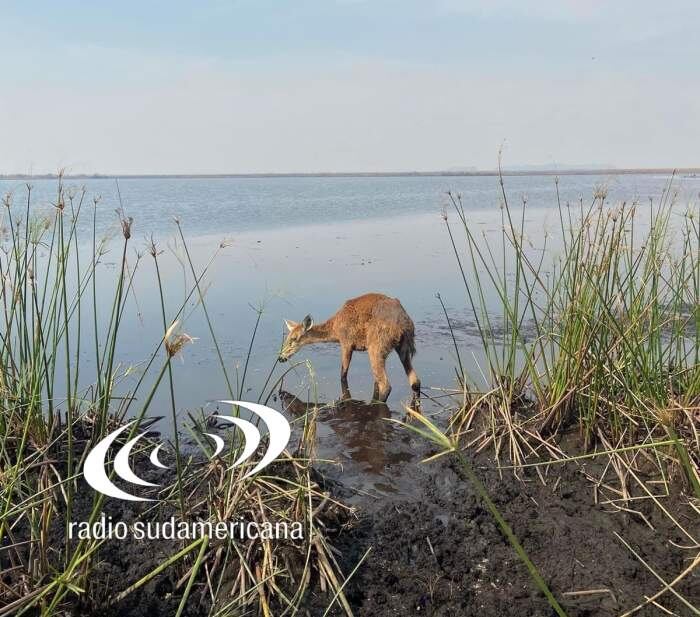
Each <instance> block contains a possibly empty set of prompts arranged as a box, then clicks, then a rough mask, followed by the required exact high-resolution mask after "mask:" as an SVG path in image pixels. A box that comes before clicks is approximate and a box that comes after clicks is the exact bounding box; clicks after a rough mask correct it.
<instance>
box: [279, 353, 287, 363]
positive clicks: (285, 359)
mask: <svg viewBox="0 0 700 617" xmlns="http://www.w3.org/2000/svg"><path fill="white" fill-rule="evenodd" d="M286 361H287V356H283V355H282V354H280V355H279V356H277V362H286Z"/></svg>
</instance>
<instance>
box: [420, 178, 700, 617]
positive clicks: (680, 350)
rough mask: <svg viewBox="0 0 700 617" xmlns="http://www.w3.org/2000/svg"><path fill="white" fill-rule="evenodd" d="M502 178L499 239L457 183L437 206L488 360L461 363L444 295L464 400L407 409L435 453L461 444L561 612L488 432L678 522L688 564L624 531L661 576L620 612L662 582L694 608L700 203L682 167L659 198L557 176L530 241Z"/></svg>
mask: <svg viewBox="0 0 700 617" xmlns="http://www.w3.org/2000/svg"><path fill="white" fill-rule="evenodd" d="M500 187H501V204H500V212H501V220H500V223H501V225H500V232H499V234H498V235H500V238H499V241H494V238H492V237H488V236H487V234H486V233H484V232H481V231H477V229H476V228H475V226H473V225H472V224H471V222H470V215H469V212H468V211H467V210H466V209H465V207H464V205H463V203H462V198H461V196H460V195H459V194H454V193H449V194H448V199H449V208H448V209H447V210H446V211H445V212H444V214H443V218H444V221H445V225H446V228H447V233H448V235H449V239H450V242H451V245H452V248H453V250H454V255H455V258H456V262H457V265H458V269H459V273H460V278H461V282H462V283H463V286H464V291H465V294H466V300H467V308H468V313H469V315H470V317H472V318H473V319H474V321H475V323H476V329H477V333H478V340H479V342H480V346H481V351H482V357H483V358H484V359H485V362H484V364H483V365H481V366H480V367H479V368H480V371H479V373H478V374H477V375H474V374H470V373H468V372H467V370H466V369H465V365H466V363H465V362H464V361H463V356H464V350H460V346H459V344H458V341H457V337H456V336H455V331H454V328H453V324H452V322H451V320H450V316H449V314H448V311H447V310H445V315H446V318H447V323H448V326H449V328H450V330H451V332H452V340H453V343H454V351H455V356H456V361H457V366H458V368H457V380H458V382H459V389H458V391H457V392H458V393H459V398H460V400H461V404H459V405H458V407H457V409H456V410H455V411H454V413H453V414H452V416H451V420H450V424H449V427H448V430H447V431H443V430H441V429H440V428H439V427H437V426H436V425H435V424H434V423H433V422H432V421H431V420H430V419H428V418H425V417H423V416H421V415H419V414H416V413H414V412H412V411H411V410H409V417H412V418H413V420H414V421H413V423H412V424H408V425H407V427H408V428H410V429H411V430H413V431H414V432H418V433H419V434H421V435H422V436H424V437H426V438H427V439H429V440H431V441H432V442H433V443H435V444H436V445H437V446H438V448H439V450H438V452H437V454H435V455H434V456H433V457H431V458H437V457H440V456H442V455H445V454H451V455H452V456H455V457H456V458H457V463H458V466H459V467H461V468H462V470H463V472H464V474H465V476H466V478H467V479H468V480H469V481H470V482H471V483H472V484H473V486H474V487H475V490H476V492H477V493H478V494H479V495H480V496H481V498H482V500H483V502H484V504H485V506H486V507H487V509H488V510H489V511H490V513H491V514H492V515H493V517H494V519H495V521H496V522H497V523H498V525H499V527H500V529H501V531H502V533H503V534H504V536H505V537H506V538H507V539H508V541H509V542H510V543H511V545H512V546H513V549H514V551H515V552H516V553H517V555H518V556H519V558H520V560H521V561H522V562H523V564H524V565H525V566H526V568H527V569H528V571H529V572H530V574H531V576H532V578H533V582H534V583H535V584H536V586H537V587H538V588H539V589H540V590H541V592H542V593H543V595H545V597H546V598H547V600H548V602H549V604H550V606H551V607H552V610H553V611H554V612H556V613H557V614H559V615H565V614H566V613H565V611H564V609H563V608H562V607H561V605H560V603H559V602H558V601H557V600H556V599H555V597H554V595H553V594H552V592H551V591H550V589H549V588H548V586H547V583H546V582H545V580H544V579H543V578H542V576H541V575H540V573H539V571H538V569H537V567H536V565H535V564H533V563H532V561H531V560H530V558H529V556H528V555H527V553H526V552H525V550H524V549H523V547H522V545H521V543H520V541H519V540H518V538H517V537H516V536H515V535H514V534H513V532H512V530H511V528H510V526H509V525H508V523H507V521H506V520H505V519H504V518H503V516H502V515H501V513H500V512H499V511H498V509H497V507H496V506H495V504H494V502H493V501H492V499H491V498H490V496H489V494H488V493H487V491H486V489H485V487H484V485H483V484H482V483H481V481H480V479H479V478H478V475H477V474H476V473H475V472H474V470H473V468H472V466H471V464H470V461H469V459H468V457H467V456H466V454H465V452H464V451H465V450H467V449H469V448H475V449H477V450H485V449H487V448H492V452H493V453H494V454H495V459H496V462H497V464H498V465H499V467H500V468H501V469H509V470H511V471H513V472H514V473H516V474H518V475H523V474H525V473H527V472H530V471H533V472H535V473H536V474H537V476H536V477H538V481H541V482H544V483H549V484H550V485H551V486H552V487H553V490H556V488H557V486H558V485H559V481H560V480H561V477H557V474H556V468H557V467H558V466H559V465H562V464H574V465H579V468H580V471H581V473H583V474H584V475H586V477H588V478H589V479H590V480H591V481H592V483H593V495H594V497H593V498H594V499H595V500H596V502H598V503H601V505H604V506H605V507H606V508H607V509H609V510H610V511H611V512H613V513H614V512H625V513H627V514H629V515H633V516H639V517H640V520H643V521H644V522H645V523H646V524H647V525H648V526H650V527H651V528H652V529H653V528H654V527H653V524H652V522H650V520H649V518H650V517H651V518H654V517H665V519H666V520H667V521H670V525H671V528H672V529H673V530H674V534H677V535H678V537H680V538H682V545H679V544H678V543H677V541H674V538H671V537H669V538H668V539H667V541H668V543H669V547H670V549H672V550H679V551H681V552H683V553H684V555H685V556H686V557H687V559H688V563H689V565H688V567H687V568H685V569H684V571H683V572H679V573H673V578H667V577H664V573H658V572H657V571H656V570H655V569H654V564H650V563H648V562H646V561H645V560H644V558H643V557H642V556H641V555H640V554H639V553H638V552H636V551H635V550H634V548H633V546H632V545H631V544H630V542H629V541H628V540H626V539H625V538H623V537H622V536H620V535H617V540H619V541H620V542H621V543H622V544H623V545H624V546H625V547H626V548H627V549H628V550H630V552H631V553H632V555H634V557H635V558H636V559H637V560H639V561H640V562H641V564H642V565H643V566H644V567H645V568H646V569H648V570H649V571H650V572H651V573H652V574H653V575H654V576H655V577H656V578H657V579H658V581H659V590H658V591H657V592H656V593H654V594H653V595H649V596H647V597H645V598H640V603H639V605H638V606H636V607H635V608H633V609H632V610H631V611H629V612H628V613H625V615H631V614H634V613H636V612H638V611H639V610H641V609H643V608H644V607H647V606H649V605H653V606H654V607H655V608H658V609H659V610H660V611H665V612H668V611H667V609H665V608H663V607H662V606H661V605H660V604H658V603H657V601H658V600H659V598H660V597H661V596H662V595H664V594H666V595H667V596H675V600H676V601H677V602H678V603H679V605H680V606H682V609H683V611H688V610H689V611H691V612H692V614H699V612H700V611H698V609H697V607H694V606H692V604H691V603H690V602H688V600H687V599H686V598H684V597H683V596H682V595H681V594H680V593H679V592H677V591H676V589H675V588H674V585H676V584H677V583H679V582H680V581H681V580H683V579H685V578H686V577H688V576H689V575H690V574H691V572H692V571H693V570H694V569H695V568H696V567H697V566H698V565H699V564H700V552H698V549H699V548H700V543H699V540H700V538H698V537H697V528H698V522H699V521H700V475H699V465H700V457H699V454H698V453H699V452H700V437H699V431H700V422H699V420H700V225H699V224H698V223H699V221H698V218H699V215H700V206H699V205H698V203H689V204H680V203H678V202H677V195H676V194H675V193H674V191H673V179H672V180H671V182H670V183H669V185H668V186H667V187H666V189H665V190H664V192H663V195H662V198H661V199H660V200H659V201H658V202H654V201H651V200H650V201H649V202H647V203H642V202H637V201H634V202H631V203H617V204H611V203H609V202H608V200H607V191H606V190H605V189H604V188H600V190H597V191H596V193H595V194H594V195H593V197H592V198H591V200H590V201H589V202H587V203H585V202H584V201H583V200H580V201H579V202H578V203H575V204H572V203H565V204H563V203H561V200H560V199H559V184H558V180H557V181H556V194H557V209H556V213H557V214H558V225H557V229H556V231H555V232H554V233H553V234H551V235H549V234H547V233H545V235H544V239H543V240H542V242H543V244H542V245H535V244H533V242H531V241H530V240H529V239H528V236H527V230H526V219H527V201H526V200H525V199H524V200H523V202H522V206H521V207H520V208H513V207H512V206H511V205H510V204H509V202H508V196H507V193H506V190H505V184H504V180H503V176H502V175H500ZM455 215H456V221H457V222H456V224H455V223H454V222H453V221H454V218H453V217H454V216H455ZM552 245H553V246H552ZM494 298H495V299H496V301H495V302H494V300H493V299H494ZM438 299H439V300H440V302H441V303H442V298H441V297H439V296H438ZM442 306H443V309H445V305H444V304H442ZM572 433H574V434H576V433H577V434H578V435H579V436H580V440H576V439H571V435H572ZM565 438H566V441H564V439H565ZM565 444H566V445H565ZM569 447H570V448H571V449H573V450H578V452H576V451H574V452H571V451H567V450H568V448H569ZM581 450H582V452H581ZM585 464H590V465H589V467H588V468H587V467H585ZM530 468H533V469H530ZM550 472H553V473H550ZM674 480H675V481H674ZM671 495H674V497H676V498H675V499H673V500H672V501H670V502H669V500H665V498H669V497H671ZM677 497H680V499H678V498H677ZM646 506H651V507H646ZM645 513H646V514H645ZM674 537H675V536H674ZM632 542H633V540H632ZM684 614H685V613H684ZM689 614H690V613H689Z"/></svg>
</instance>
